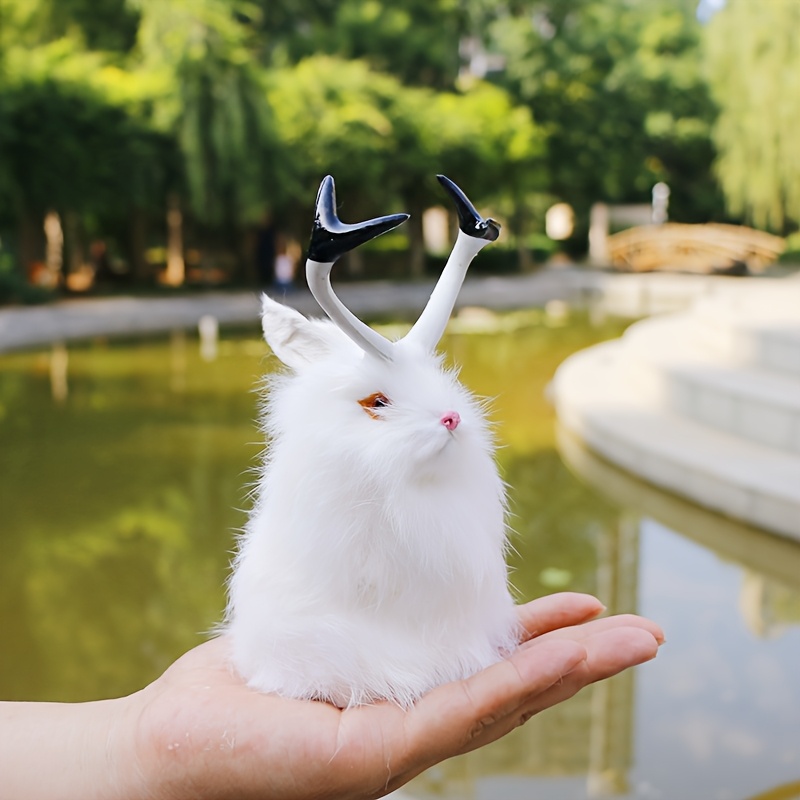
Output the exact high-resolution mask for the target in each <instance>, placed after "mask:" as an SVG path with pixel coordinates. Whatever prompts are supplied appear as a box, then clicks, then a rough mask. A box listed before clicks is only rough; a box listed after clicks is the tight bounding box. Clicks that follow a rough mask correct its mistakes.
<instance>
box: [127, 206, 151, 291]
mask: <svg viewBox="0 0 800 800" xmlns="http://www.w3.org/2000/svg"><path fill="white" fill-rule="evenodd" d="M128 242H129V247H130V257H131V278H132V280H133V282H134V283H144V282H145V281H146V280H147V279H148V278H149V277H150V270H149V268H148V264H147V259H146V258H145V251H146V249H147V216H146V215H145V213H144V211H143V210H142V209H141V208H134V209H133V210H132V211H131V216H130V226H129V228H128Z"/></svg>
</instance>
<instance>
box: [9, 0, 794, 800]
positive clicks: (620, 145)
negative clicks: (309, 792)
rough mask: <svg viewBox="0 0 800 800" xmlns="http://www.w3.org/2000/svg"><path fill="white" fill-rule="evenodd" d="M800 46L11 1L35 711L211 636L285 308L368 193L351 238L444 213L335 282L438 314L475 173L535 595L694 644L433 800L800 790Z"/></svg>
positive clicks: (340, 273) (761, 5) (192, 6)
mask: <svg viewBox="0 0 800 800" xmlns="http://www.w3.org/2000/svg"><path fill="white" fill-rule="evenodd" d="M798 31H800V0H727V1H726V0H702V1H701V2H699V3H698V1H697V0H549V2H547V1H545V0H519V1H517V0H460V1H459V0H424V1H423V0H394V1H393V2H392V3H388V2H383V0H336V1H334V0H315V2H309V1H308V0H261V1H260V2H236V0H0V305H2V306H3V307H2V308H0V638H1V640H2V642H3V645H2V647H0V698H2V699H15V700H16V699H18V700H57V701H81V700H90V699H95V698H100V697H111V696H117V695H120V694H124V693H128V692H132V691H135V690H137V689H139V688H140V687H141V686H143V685H145V684H146V683H148V682H149V681H151V680H153V679H154V678H155V677H156V676H157V675H159V674H160V673H161V672H162V671H163V670H164V669H165V668H166V667H167V666H168V665H169V664H170V663H171V662H172V661H173V660H174V659H175V658H176V657H178V656H179V655H180V654H181V653H183V652H185V651H186V650H187V649H188V648H190V647H192V646H194V645H196V644H198V643H199V642H201V641H203V640H204V639H205V638H206V636H207V632H208V631H209V630H212V629H213V627H214V626H215V625H216V624H217V623H218V622H219V620H220V616H221V613H222V609H223V607H224V602H225V597H224V582H225V578H226V576H227V574H228V564H229V559H230V555H231V552H232V550H233V549H234V547H235V532H236V530H238V529H240V528H241V526H242V525H243V524H244V522H245V520H246V514H247V509H248V508H249V506H250V502H251V498H250V497H249V496H248V490H249V487H250V486H251V485H252V483H253V480H254V476H255V474H256V471H257V468H258V464H259V459H260V453H261V451H262V448H263V442H262V441H261V436H260V434H259V433H258V431H257V427H256V422H255V420H256V419H257V415H258V398H259V387H260V386H261V381H262V378H263V375H264V373H269V372H271V371H272V370H274V369H276V368H278V364H277V362H276V360H275V359H274V358H270V357H269V353H268V349H267V348H266V346H265V344H264V343H263V341H262V339H261V336H260V332H259V330H258V320H257V316H258V303H257V299H256V290H258V289H264V288H268V289H269V290H270V291H272V292H274V293H276V294H278V295H281V294H282V295H284V296H285V297H286V299H287V300H288V301H289V302H291V303H292V304H294V305H295V306H297V307H298V308H301V310H303V312H304V313H312V314H319V309H318V307H317V306H316V304H315V303H314V302H313V300H312V298H311V297H310V296H309V295H308V293H307V292H305V291H304V288H303V280H302V277H301V276H300V274H299V271H298V268H299V266H300V264H301V263H302V257H303V247H304V245H305V242H306V240H307V235H308V230H309V228H310V223H311V220H312V217H313V201H314V197H315V194H316V190H317V186H318V185H319V182H320V179H321V178H322V177H323V176H324V175H325V174H333V175H334V176H335V179H336V184H337V190H338V199H339V212H340V216H341V217H342V219H343V220H344V221H346V222H350V221H358V220H361V219H365V218H368V217H371V216H375V215H378V214H387V213H392V212H399V211H407V212H411V213H412V217H411V219H410V220H409V222H408V223H406V224H405V225H404V226H402V227H401V228H399V229H398V230H397V231H395V232H392V233H391V234H387V235H386V236H383V237H380V238H379V239H377V240H375V241H374V242H373V243H370V244H369V245H368V246H366V247H364V248H361V249H359V250H358V251H356V252H355V253H354V254H352V255H351V256H349V257H348V258H347V259H344V260H343V263H342V264H341V265H337V268H336V274H335V280H336V282H337V286H338V283H339V282H341V283H342V284H343V285H342V286H341V295H342V297H343V298H345V302H346V303H347V304H348V306H350V307H351V308H352V309H353V310H354V311H355V312H356V313H358V314H359V315H360V316H362V317H363V318H365V319H366V320H368V321H369V322H370V323H371V324H373V325H375V326H377V327H379V329H380V330H381V331H382V332H383V333H385V334H386V335H387V336H390V337H391V336H395V335H399V334H402V332H403V331H404V330H407V327H408V324H409V319H410V318H411V316H410V314H411V311H413V310H414V309H415V308H418V307H419V306H420V305H421V303H422V302H424V299H425V297H426V296H427V292H428V291H429V290H430V285H431V280H432V278H433V277H434V276H435V275H437V274H438V272H439V271H440V269H441V266H442V264H443V261H444V258H445V257H446V255H447V250H448V248H449V246H450V242H452V239H453V234H454V220H453V218H452V214H451V213H450V211H449V210H448V209H447V208H446V206H447V203H446V202H443V199H444V198H443V195H442V193H441V190H440V188H439V186H438V184H437V183H436V180H435V177H434V176H435V174H436V173H445V174H447V175H448V176H450V177H451V178H453V179H454V180H456V181H457V182H458V183H459V184H460V185H461V186H462V187H463V188H464V189H465V191H466V192H467V193H468V194H469V196H470V197H471V198H472V200H473V201H474V202H475V203H476V205H477V206H478V208H479V209H481V211H482V212H484V213H491V214H492V215H493V216H495V217H496V218H497V219H499V220H500V221H501V222H502V223H503V235H502V237H501V239H500V240H499V241H498V242H496V243H494V244H493V245H492V246H491V247H488V248H486V249H485V250H484V251H483V252H482V253H481V254H480V256H479V257H478V258H477V259H476V261H475V263H474V265H473V266H472V267H471V272H472V273H473V277H472V278H471V279H468V280H467V282H466V284H465V286H464V288H463V290H462V294H461V301H462V304H464V305H466V307H462V308H460V309H459V310H458V312H457V314H456V316H455V317H454V319H453V320H452V321H451V324H450V327H449V328H448V332H447V334H446V336H445V338H444V340H443V342H442V348H443V351H444V353H445V358H446V360H447V363H448V364H452V365H454V366H458V367H459V368H460V370H461V373H460V374H461V378H462V380H463V382H464V383H465V384H466V385H467V386H468V387H469V388H470V389H471V390H473V391H474V392H476V393H477V394H479V395H481V396H490V397H492V398H493V402H492V414H491V416H492V418H493V419H494V420H495V421H496V422H497V435H498V440H499V444H500V448H499V450H498V462H499V465H500V469H501V471H502V474H503V477H504V478H505V480H506V481H507V483H508V485H509V487H510V489H509V491H510V509H511V515H510V527H511V529H512V533H511V541H512V545H513V549H512V552H511V553H510V555H509V561H510V567H511V575H512V582H513V585H514V590H515V592H516V594H517V596H518V597H519V599H520V600H527V599H531V598H534V597H538V596H541V595H543V594H547V593H551V592H554V591H559V590H565V589H566V590H576V591H587V592H592V593H595V594H597V595H598V596H599V597H600V598H601V599H602V600H603V602H604V603H605V604H606V605H607V607H608V609H609V612H610V613H624V612H634V613H641V614H645V615H647V616H651V617H653V618H654V619H656V620H658V621H659V622H660V623H661V624H662V625H663V626H664V628H665V630H666V632H667V644H666V645H665V647H664V648H662V652H661V654H660V656H659V658H658V659H657V660H656V661H655V662H653V663H651V664H648V665H646V666H644V667H643V668H641V669H637V670H634V671H631V672H628V673H626V674H624V675H622V676H619V677H618V678H616V679H613V680H611V681H607V682H603V683H601V684H598V685H596V686H594V687H591V688H590V689H587V690H586V691H584V692H582V693H581V694H579V695H578V696H577V697H576V698H574V699H573V700H571V701H569V702H567V703H564V704H562V705H560V706H558V707H556V708H554V709H550V710H548V711H547V712H545V713H543V714H541V715H539V716H537V717H535V718H534V719H533V720H531V721H530V722H529V723H528V724H527V725H526V726H525V727H524V728H521V729H519V730H518V731H515V732H514V733H513V734H511V735H510V736H508V737H506V738H505V739H504V740H502V741H501V742H498V743H495V744H494V745H492V746H491V747H489V748H485V749H483V750H480V751H478V752H475V753H471V754H469V755H467V756H465V757H462V758H458V759H454V760H451V761H449V762H447V763H445V764H443V765H440V766H439V767H437V768H435V769H432V770H429V771H428V772H426V773H425V774H423V775H421V776H419V777H418V778H417V779H415V781H414V782H413V783H412V784H411V785H410V786H408V787H407V788H406V789H404V790H403V796H404V797H406V798H416V799H417V800H427V799H428V798H430V799H431V800H433V798H448V800H465V799H466V798H475V800H522V799H523V798H526V800H527V798H532V797H533V798H542V799H543V800H582V799H583V798H597V797H622V798H627V799H628V800H634V799H635V800H647V799H648V798H663V799H664V800H673V799H675V798H680V800H745V798H749V800H779V799H780V800H789V799H790V798H800V681H798V664H800V543H799V541H798V540H800V272H799V271H798V266H799V265H800V235H798V233H797V230H798V224H800V136H798V131H800V36H798ZM374 278H379V279H381V280H372V279H374ZM386 279H391V280H390V281H387V280H386ZM211 290H214V291H211ZM234 323H235V324H236V326H237V327H236V328H235V329H234V328H233V327H231V325H233V324H234ZM631 323H633V324H631ZM145 333H146V334H148V335H144V334H145ZM156 333H157V334H158V335H157V336H154V335H152V334H156ZM12 351H16V352H12Z"/></svg>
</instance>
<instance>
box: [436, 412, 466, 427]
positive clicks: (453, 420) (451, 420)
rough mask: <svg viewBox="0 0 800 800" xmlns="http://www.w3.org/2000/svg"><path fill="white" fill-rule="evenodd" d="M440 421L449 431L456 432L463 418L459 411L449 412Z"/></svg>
mask: <svg viewBox="0 0 800 800" xmlns="http://www.w3.org/2000/svg"><path fill="white" fill-rule="evenodd" d="M439 421H440V422H441V423H442V425H444V426H445V428H447V430H449V431H454V430H455V429H456V428H457V427H458V423H459V422H461V417H460V416H459V413H458V411H447V412H445V413H444V414H442V418H441V420H439Z"/></svg>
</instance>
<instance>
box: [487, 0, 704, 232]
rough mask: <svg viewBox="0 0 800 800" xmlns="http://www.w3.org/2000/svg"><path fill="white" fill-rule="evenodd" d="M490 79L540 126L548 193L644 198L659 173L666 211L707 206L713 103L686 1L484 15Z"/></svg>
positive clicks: (614, 0) (626, 0)
mask: <svg viewBox="0 0 800 800" xmlns="http://www.w3.org/2000/svg"><path fill="white" fill-rule="evenodd" d="M483 27H484V29H485V31H486V33H485V41H486V46H487V48H489V49H490V50H493V51H495V52H502V53H504V54H505V56H506V66H505V69H504V71H503V72H502V73H499V74H498V75H497V76H496V80H498V81H499V82H500V83H502V84H503V85H505V86H507V87H509V89H510V90H511V92H512V94H513V95H514V97H515V98H517V99H518V100H520V101H523V102H525V103H527V104H528V105H529V106H530V108H531V109H532V110H533V113H534V115H535V117H536V120H537V122H538V123H539V124H541V125H542V126H543V127H544V128H545V130H546V131H547V133H548V158H547V163H548V170H549V175H548V181H547V183H548V190H549V192H550V193H551V194H552V195H554V196H556V197H559V198H561V199H564V200H567V201H568V202H570V203H572V204H573V205H574V206H575V207H576V208H577V209H578V210H579V211H585V210H587V209H588V207H589V206H590V205H591V204H592V203H593V202H595V201H597V200H604V201H607V202H643V201H645V202H646V201H647V200H649V194H650V189H651V187H652V186H653V184H654V183H656V182H657V181H666V182H668V183H669V184H670V185H671V186H672V187H673V198H672V200H673V203H672V206H671V209H672V211H673V212H674V213H675V215H676V216H677V217H678V218H682V219H686V220H695V219H702V218H706V219H707V218H708V217H709V216H711V215H713V214H714V213H715V210H716V208H717V206H716V205H715V203H716V202H717V201H716V195H715V192H714V188H713V180H712V177H711V175H710V173H709V169H708V163H710V158H711V156H712V154H713V151H712V149H711V146H710V144H709V135H710V134H709V131H710V125H711V122H712V121H713V117H714V107H713V104H712V103H711V102H709V98H708V94H707V91H706V87H705V84H704V80H703V76H702V73H701V68H700V57H699V53H700V51H699V24H698V23H697V21H696V19H695V18H694V9H693V3H692V2H689V0H681V2H678V3H675V2H671V1H670V2H665V1H664V0H655V1H654V2H648V3H642V2H636V0H563V2H558V3H555V2H546V1H545V0H528V2H518V3H516V4H513V5H511V6H509V7H508V10H507V11H506V13H504V14H500V15H498V16H497V17H496V18H494V19H487V21H486V23H485V25H484V26H483Z"/></svg>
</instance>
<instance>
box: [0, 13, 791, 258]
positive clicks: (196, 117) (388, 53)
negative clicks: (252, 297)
mask: <svg viewBox="0 0 800 800" xmlns="http://www.w3.org/2000/svg"><path fill="white" fill-rule="evenodd" d="M694 5H695V2H694V0H650V1H649V2H644V1H643V0H559V2H558V3H554V2H552V0H515V1H514V2H512V3H507V2H503V3H500V2H499V1H498V0H468V2H461V3H459V2H456V0H424V2H423V0H396V1H395V2H393V3H388V2H385V0H366V1H365V0H335V2H334V0H318V2H313V3H312V2H310V1H309V0H292V2H290V1H289V0H96V1H95V0H92V2H89V0H0V232H2V233H3V234H7V233H8V232H9V231H13V229H14V228H15V227H17V228H19V227H20V226H23V227H24V225H27V230H28V231H29V232H30V231H33V230H34V229H38V228H39V227H40V224H39V221H38V220H39V218H40V215H41V214H42V213H43V210H44V209H47V208H56V209H57V210H59V211H60V212H62V213H67V212H68V213H70V214H71V215H72V216H73V218H78V219H79V221H80V226H79V227H82V229H83V230H88V229H89V228H91V229H92V230H94V231H97V232H98V233H101V234H102V233H103V231H108V230H111V229H113V230H115V231H124V230H126V229H127V228H131V230H132V229H133V227H136V228H137V230H138V231H139V233H138V234H137V235H136V236H137V237H138V238H137V239H136V241H137V242H138V245H137V246H138V248H139V250H142V249H143V247H144V246H146V244H147V242H146V241H145V239H146V235H145V232H144V231H145V228H146V227H147V225H148V223H149V225H150V230H151V232H152V231H156V230H157V231H163V228H164V223H163V215H164V210H165V208H166V206H167V205H168V202H172V200H171V199H170V198H173V197H177V198H178V200H179V202H180V206H181V208H182V209H183V211H184V220H185V222H186V228H187V232H188V233H187V237H188V238H187V241H188V240H189V238H193V241H198V240H199V241H200V242H205V243H206V244H208V243H210V242H212V241H213V242H214V243H215V244H217V245H218V244H219V243H223V244H222V247H223V249H226V250H227V251H228V252H231V251H235V252H236V253H237V254H238V256H239V260H240V261H241V257H242V253H243V252H244V250H245V249H246V248H245V247H244V241H245V237H246V235H247V232H248V230H249V229H251V228H252V227H253V226H254V224H255V223H256V222H258V221H260V220H262V218H263V216H264V213H265V212H266V211H269V212H271V214H272V217H273V219H274V220H276V222H277V223H278V225H279V227H281V229H283V230H288V229H293V230H294V232H295V234H296V235H299V236H302V237H304V236H305V230H306V228H307V221H308V214H309V207H310V205H311V202H312V199H313V196H314V191H315V189H316V186H317V185H318V182H319V180H320V178H321V177H322V176H323V175H324V174H326V173H332V174H334V175H335V177H336V180H337V186H338V187H339V192H340V198H342V199H344V198H346V199H347V205H346V207H344V208H343V209H342V213H343V216H344V217H345V218H349V219H357V218H359V217H365V216H369V215H371V214H374V213H376V210H377V211H380V212H390V211H392V210H407V211H410V212H412V215H413V216H412V220H411V222H410V223H409V225H407V226H406V227H405V228H404V231H406V232H407V233H408V235H409V237H410V240H411V259H410V263H411V271H412V273H413V274H420V271H421V268H422V266H421V265H422V263H423V261H424V252H423V251H422V245H421V227H420V225H421V222H420V220H421V215H422V213H423V211H424V210H425V208H426V207H427V206H428V205H430V204H431V203H434V202H436V199H437V198H438V197H439V196H440V195H439V193H438V192H439V190H438V187H437V185H436V183H435V180H434V177H433V176H434V175H435V174H436V173H438V172H444V173H446V174H448V175H451V176H452V177H453V178H454V179H455V180H457V181H458V182H460V183H462V184H463V185H465V186H467V187H469V191H470V194H471V196H473V197H474V199H475V200H476V202H477V203H478V204H479V205H483V206H484V207H487V208H489V207H490V208H491V209H492V210H493V212H494V213H497V214H501V215H503V217H504V222H505V223H506V226H507V227H506V230H510V232H511V233H512V235H513V238H514V239H515V240H516V243H517V245H518V246H519V248H520V253H523V250H524V248H525V246H526V245H525V243H526V242H529V241H530V237H531V236H532V235H535V234H540V233H541V231H542V228H543V225H542V216H543V212H544V210H545V209H546V207H547V205H548V204H549V203H551V202H553V201H554V200H567V201H568V202H570V203H571V204H572V205H573V206H574V207H575V208H576V210H577V212H578V222H579V224H578V229H577V230H578V235H579V236H580V235H581V220H584V221H585V219H586V211H587V209H588V207H589V206H590V205H591V204H592V203H593V202H595V201H598V200H604V201H607V202H647V201H648V200H649V198H650V190H651V187H652V185H653V184H654V183H655V182H656V181H661V180H663V181H666V182H667V183H669V184H670V186H671V188H672V196H671V205H670V212H671V215H672V217H673V218H676V219H684V220H688V221H701V220H704V219H708V218H713V217H719V216H721V214H722V210H721V202H720V194H719V192H718V189H717V185H716V183H715V180H714V179H713V176H712V174H711V172H710V164H711V163H712V161H713V159H714V148H713V146H712V144H711V140H710V131H711V127H712V125H713V123H714V119H715V114H716V107H715V105H714V103H713V102H711V100H710V98H709V94H708V90H707V85H706V82H705V79H704V76H703V73H702V65H701V59H700V55H701V51H700V25H699V23H698V22H697V20H696V18H695V13H694V12H695V9H694ZM738 7H739V6H738V5H737V2H735V1H734V0H732V1H731V6H730V13H731V14H733V13H734V12H736V9H738ZM736 13H738V12H736ZM726 15H728V16H730V15H729V12H728V11H726V12H724V14H722V15H720V20H722V19H723V17H725V16H726ZM712 28H715V29H716V28H719V29H720V30H722V28H721V27H720V25H718V21H717V20H715V21H714V23H713V24H712ZM784 29H788V25H787V26H784ZM787 47H789V45H786V47H784V50H786V48H787ZM782 52H783V51H782ZM784 55H785V54H784ZM780 57H781V58H782V57H783V56H780ZM498 59H499V60H498ZM777 59H778V56H776V57H775V60H777ZM770 63H771V62H770ZM481 64H483V65H484V66H487V65H488V67H489V68H490V71H488V72H487V73H486V74H485V75H484V76H483V78H481V77H480V75H481V70H482V68H481ZM492 70H493V71H492ZM473 72H475V73H476V74H473ZM787 80H789V79H788V78H787ZM789 88H790V87H789V85H788V84H787V85H786V86H785V87H784V90H785V91H787V92H788V90H789ZM725 91H727V90H725ZM722 93H723V94H724V92H722ZM719 96H721V95H719ZM719 102H720V103H721V104H723V105H724V103H722V100H720V101H719ZM776 105H779V104H773V107H775V106H776ZM787 118H788V115H787ZM733 127H734V128H735V126H733ZM724 130H733V128H731V125H728V127H727V128H726V127H725V126H724V125H723V124H722V123H721V124H720V127H719V128H718V135H717V141H719V142H720V146H721V148H722V150H723V162H722V163H723V164H725V163H727V162H725V161H724V159H725V158H728V156H727V155H726V153H728V152H729V151H730V152H734V151H732V150H731V148H730V147H729V146H728V145H727V144H725V142H726V141H727V140H726V139H725V135H727V134H724V133H722V132H723V131H724ZM737 130H738V129H737ZM734 134H735V135H734ZM731 136H734V138H735V137H736V136H739V134H738V133H736V131H734V132H733V133H731ZM740 138H741V137H740ZM737 141H739V140H738V139H737ZM787 141H788V140H787ZM723 145H724V146H723ZM737 146H738V145H737ZM787 147H788V145H787ZM785 149H786V148H785V147H784V148H783V149H782V150H781V151H780V153H781V157H782V158H785V157H786V153H785V152H784V151H785ZM736 152H740V151H736ZM732 157H733V156H732ZM737 157H738V156H737ZM764 157H765V158H767V157H768V156H767V155H766V154H765V156H764ZM740 161H741V159H740ZM773 161H774V159H773ZM743 163H751V162H748V161H746V160H744V162H743ZM770 163H772V162H770ZM722 174H723V177H724V176H726V175H727V176H729V178H730V180H731V181H733V182H734V183H735V182H736V179H735V178H734V177H730V176H735V174H736V173H735V170H734V169H733V168H725V169H723V171H722ZM758 180H759V181H767V182H768V179H767V178H763V177H762V176H759V178H758ZM739 183H740V184H741V183H742V181H741V180H739ZM787 185H788V184H787ZM792 185H793V186H797V185H800V181H794V183H793V184H792ZM731 191H732V190H729V191H728V193H729V195H730V194H731ZM798 191H800V190H798ZM734 194H735V192H734ZM740 194H741V192H740ZM734 208H735V209H737V208H741V209H742V210H745V209H746V208H749V206H747V204H746V203H745V202H744V201H742V202H741V203H740V204H739V206H736V204H735V202H734ZM770 213H771V214H773V216H774V212H770ZM134 217H135V218H136V220H138V221H137V222H136V224H135V225H132V223H131V220H133V219H134ZM23 223H24V225H23ZM137 226H138V227H137ZM39 235H40V234H39ZM158 235H159V236H163V234H162V233H159V234H158ZM131 236H133V234H132V233H131ZM151 238H152V237H151ZM153 243H154V244H156V243H157V244H162V243H163V242H162V241H159V242H153ZM583 245H584V243H583V240H580V242H579V247H582V246H583ZM28 258H30V256H28ZM134 260H135V259H134ZM140 260H141V259H140ZM140 271H141V272H144V270H140Z"/></svg>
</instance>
